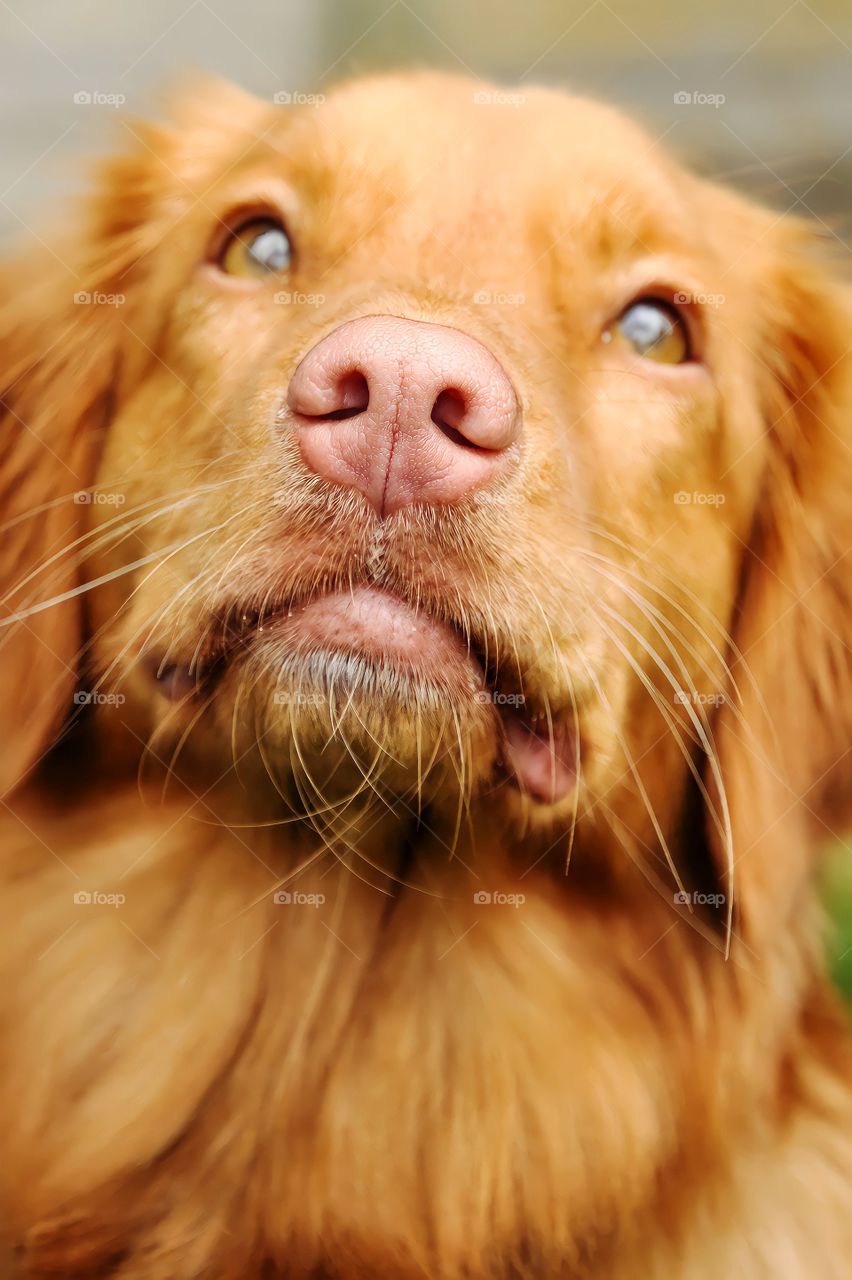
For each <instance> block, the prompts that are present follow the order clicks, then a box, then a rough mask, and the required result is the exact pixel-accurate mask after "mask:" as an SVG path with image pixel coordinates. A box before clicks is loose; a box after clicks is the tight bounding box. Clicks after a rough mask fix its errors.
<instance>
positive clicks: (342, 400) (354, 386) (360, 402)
mask: <svg viewBox="0 0 852 1280" xmlns="http://www.w3.org/2000/svg"><path fill="white" fill-rule="evenodd" d="M335 392H336V395H335V399H336V401H337V404H338V406H339V407H338V408H337V409H333V410H332V412H331V413H327V414H325V415H324V416H325V417H326V418H332V419H334V420H340V419H342V418H354V417H355V415H356V414H359V413H363V412H364V410H365V409H366V408H367V407H368V405H369V403H370V386H369V383H368V382H367V379H366V378H365V376H364V374H363V373H362V372H361V370H360V369H350V370H349V372H348V373H344V374H343V376H342V377H341V378H339V379H338V382H337V386H336V387H335Z"/></svg>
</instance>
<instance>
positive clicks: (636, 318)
mask: <svg viewBox="0 0 852 1280" xmlns="http://www.w3.org/2000/svg"><path fill="white" fill-rule="evenodd" d="M604 341H605V342H623V343H625V342H626V343H627V344H628V346H630V347H631V349H632V350H633V351H635V352H636V354H637V355H639V356H642V357H643V358H644V359H645V360H655V361H656V362H657V364H684V363H685V362H686V361H687V360H690V359H691V358H692V352H691V350H690V344H689V332H688V330H687V327H686V321H685V320H684V318H683V316H682V315H681V314H680V312H679V311H678V310H677V308H676V307H673V306H671V305H670V304H669V303H667V302H661V301H660V300H659V299H658V298H640V299H639V300H638V301H637V302H631V304H630V306H629V307H627V308H626V309H625V310H624V311H622V313H621V315H620V316H619V317H618V319H617V320H616V321H615V323H614V324H613V325H612V326H611V327H610V328H609V329H607V331H606V333H605V334H604Z"/></svg>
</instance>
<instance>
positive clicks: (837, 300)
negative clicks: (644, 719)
mask: <svg viewBox="0 0 852 1280" xmlns="http://www.w3.org/2000/svg"><path fill="white" fill-rule="evenodd" d="M763 238H764V237H762V239H763ZM765 239H766V242H767V244H768V245H769V246H771V248H768V249H767V245H766V244H764V246H763V248H762V253H761V257H762V264H763V265H762V268H761V273H760V274H761V280H760V282H759V285H758V288H759V291H760V292H759V293H758V294H756V296H757V297H758V298H759V302H758V303H756V306H758V307H759V314H760V319H759V321H758V323H757V325H756V327H755V331H754V332H752V333H750V334H748V335H746V340H747V342H748V345H749V347H750V348H751V350H752V354H753V356H754V359H755V367H756V368H757V369H758V374H757V377H758V379H759V382H760V394H761V399H762V404H763V406H764V420H765V423H766V433H767V445H768V455H767V456H768V462H767V465H766V468H765V472H764V477H763V487H762V492H761V495H760V498H759V502H758V505H757V509H756V513H755V519H754V524H753V528H752V530H751V535H750V538H749V541H748V546H747V547H746V549H745V551H744V557H743V563H742V574H741V586H740V595H739V600H738V604H737V610H736V615H735V618H734V620H733V624H732V627H731V631H732V639H733V643H732V645H731V649H730V652H729V655H728V657H729V662H730V666H731V670H732V673H733V677H734V679H735V681H736V684H737V686H738V689H739V694H740V697H741V702H740V705H739V707H736V706H735V705H734V704H735V701H736V699H735V697H734V694H733V693H732V692H729V695H728V705H725V706H724V707H723V708H722V709H721V711H720V712H719V714H718V716H717V718H716V723H715V725H714V737H715V745H716V750H717V753H718V759H719V763H720V766H721V773H722V777H723V779H724V784H725V790H726V792H727V802H728V806H729V811H730V820H731V834H732V841H731V844H732V848H731V849H730V850H728V851H724V852H723V851H721V850H719V859H720V861H721V863H722V865H726V864H727V863H728V862H729V861H730V862H732V863H733V886H734V896H735V899H736V901H737V902H738V903H739V907H738V913H737V919H738V923H739V926H740V927H741V928H742V929H743V931H744V933H745V935H746V937H749V935H750V936H751V938H752V939H759V938H761V937H767V936H768V934H769V933H771V931H772V930H774V929H779V928H783V927H784V926H785V923H786V922H787V921H789V919H790V917H791V914H792V913H794V912H795V910H796V906H797V904H798V903H799V902H800V901H801V894H802V890H803V887H804V886H803V880H804V879H805V877H807V876H808V875H810V874H812V865H811V863H812V859H811V858H810V856H809V854H810V852H811V850H812V849H813V848H814V847H815V846H818V845H820V844H822V845H825V844H826V843H828V842H829V841H830V840H831V839H832V836H833V835H836V834H840V832H842V827H841V828H840V831H838V830H837V828H836V823H837V822H839V821H848V820H849V818H850V817H852V814H850V813H848V812H847V814H846V816H845V818H844V817H843V815H842V807H841V806H839V805H838V803H837V802H838V799H839V797H840V796H842V795H843V794H845V795H846V796H847V798H848V796H849V794H850V790H852V787H850V782H852V755H850V742H852V662H850V656H851V655H850V647H849V642H850V609H852V552H850V548H852V501H850V493H852V353H850V348H852V293H850V291H849V290H848V288H847V287H846V286H845V285H842V284H840V283H838V281H837V279H836V278H835V276H834V275H833V274H832V271H831V270H830V268H829V267H828V266H827V265H826V263H825V262H824V260H823V257H824V255H821V253H820V250H819V246H818V245H817V244H816V243H815V237H814V235H813V233H812V232H811V231H809V230H807V229H805V228H803V227H802V226H801V225H800V224H798V223H793V224H792V225H791V224H788V223H782V224H779V226H773V227H772V228H771V231H770V234H769V235H768V236H766V237H765ZM833 827H834V830H833V829H832V828H833ZM714 838H715V839H716V843H717V844H718V843H719V841H718V836H717V835H715V833H714V834H711V839H714Z"/></svg>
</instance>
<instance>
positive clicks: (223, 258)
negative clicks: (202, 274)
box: [219, 218, 293, 279]
mask: <svg viewBox="0 0 852 1280" xmlns="http://www.w3.org/2000/svg"><path fill="white" fill-rule="evenodd" d="M292 256H293V250H292V246H291V244H290V238H289V236H288V235H287V232H286V231H285V230H284V228H283V226H282V225H281V223H280V222H276V220H275V219H274V218H252V219H251V221H249V222H244V223H243V224H242V226H239V227H237V228H236V229H235V230H234V231H233V232H232V233H231V235H230V237H229V239H228V240H227V242H226V244H225V245H224V247H223V249H222V251H221V253H220V255H219V266H220V268H221V269H222V271H224V272H225V273H226V274H227V275H229V276H248V277H249V278H254V279H260V278H262V277H264V276H268V275H274V274H279V273H280V272H282V271H286V270H287V268H288V267H289V266H290V260H291V258H292Z"/></svg>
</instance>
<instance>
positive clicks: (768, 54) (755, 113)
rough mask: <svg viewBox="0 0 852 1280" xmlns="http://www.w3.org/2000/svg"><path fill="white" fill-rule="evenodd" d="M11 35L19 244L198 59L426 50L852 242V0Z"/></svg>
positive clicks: (10, 175)
mask: <svg viewBox="0 0 852 1280" xmlns="http://www.w3.org/2000/svg"><path fill="white" fill-rule="evenodd" d="M0 44H2V48H3V51H4V54H5V57H4V74H3V77H2V80H0V105H1V106H2V110H0V239H2V241H3V243H4V247H5V248H7V251H8V247H9V246H10V245H12V244H14V241H15V239H16V238H23V237H25V236H26V235H27V234H28V232H29V229H30V228H31V227H35V228H39V227H43V226H44V225H45V223H49V222H50V221H51V218H52V217H53V216H54V210H56V209H57V207H58V206H59V205H60V202H61V199H62V197H63V196H64V195H65V194H67V193H68V192H70V191H72V190H74V189H75V188H77V189H78V188H80V187H81V186H82V185H84V182H85V173H86V166H85V164H84V163H83V161H84V159H85V158H86V157H87V156H89V155H92V154H94V153H96V152H97V151H98V149H99V148H102V147H103V146H104V145H108V144H109V140H110V137H111V135H114V134H115V131H116V113H117V112H118V111H119V110H126V111H130V112H132V113H140V114H145V113H156V110H157V104H158V99H159V96H160V94H161V92H162V90H163V88H164V87H168V86H169V84H171V83H174V82H175V81H177V80H178V78H179V77H180V75H181V73H183V72H185V71H186V70H187V69H189V68H197V69H200V70H204V71H209V72H214V73H218V74H220V75H223V76H228V77H230V78H231V79H234V80H236V81H238V82H239V83H240V84H241V85H243V86H244V87H245V88H248V89H252V90H254V91H255V92H256V93H258V94H260V95H262V96H264V97H267V98H271V97H272V96H273V95H275V94H283V95H287V94H290V95H294V96H295V95H299V94H302V93H322V92H324V91H327V89H328V87H329V86H330V85H332V84H333V83H334V82H335V81H336V80H339V79H340V78H342V77H344V76H348V75H352V74H356V73H361V72H366V71H371V70H375V69H377V68H383V67H399V66H424V65H425V66H437V67H443V68H447V69H450V70H455V71H459V72H465V73H468V74H473V75H477V76H487V77H492V78H495V79H497V80H499V81H501V82H505V83H506V84H512V85H519V86H521V87H523V85H524V84H532V83H536V82H542V83H549V84H559V85H567V86H570V87H571V88H572V89H574V90H578V91H584V92H587V93H591V94H593V95H596V96H600V97H605V98H607V99H609V100H611V101H614V102H616V103H619V104H621V105H622V106H624V107H626V108H627V109H628V111H629V112H630V113H631V114H633V115H634V116H638V117H639V118H640V119H642V120H643V122H644V123H645V125H646V126H647V127H648V128H649V129H650V131H651V133H652V136H654V137H655V138H657V139H659V140H660V141H662V142H664V144H665V146H666V147H668V148H670V149H672V150H674V151H675V152H676V153H677V154H678V155H680V156H681V157H682V158H683V159H685V160H687V161H688V162H689V163H690V164H692V165H693V166H694V167H696V168H697V169H699V170H700V171H701V172H703V173H705V174H707V175H713V176H715V177H717V178H719V179H720V180H722V181H725V182H729V183H732V184H734V185H736V186H738V187H740V188H741V189H743V190H745V191H748V192H750V193H751V194H753V195H755V196H757V197H758V198H760V199H762V200H764V201H765V202H767V203H769V204H771V205H773V206H774V207H775V208H777V209H779V211H780V210H784V211H791V212H796V213H798V214H804V215H807V216H809V217H812V218H814V219H816V220H817V221H818V223H819V224H821V225H822V226H823V228H824V229H825V230H826V232H827V233H828V234H830V235H833V236H835V237H836V238H837V240H838V241H839V242H840V244H841V245H843V246H846V247H847V248H848V247H852V0H810V3H805V0H792V3H789V4H787V3H785V0H748V3H743V0H714V3H713V4H711V5H707V6H706V7H699V6H697V5H695V4H685V3H675V2H674V0H522V2H521V3H519V0H143V2H142V3H133V4H121V5H119V4H116V3H115V0H64V3H62V4H61V5H60V4H57V3H56V0H0ZM392 127H396V128H401V129H404V128H405V122H404V121H398V122H392ZM506 162H507V164H511V156H510V155H507V157H506ZM826 840H827V844H828V850H829V852H828V858H827V860H826V886H827V901H828V903H829V906H830V909H831V913H832V917H833V921H834V928H833V930H832V934H831V937H830V940H829V948H830V957H831V962H832V964H833V966H834V969H835V972H836V974H837V976H838V980H839V981H840V982H841V983H842V984H843V985H844V986H845V989H846V990H847V991H848V992H849V993H850V995H852V842H850V841H849V840H846V841H844V840H841V839H840V838H839V837H838V836H837V835H834V836H829V833H828V832H826Z"/></svg>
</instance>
